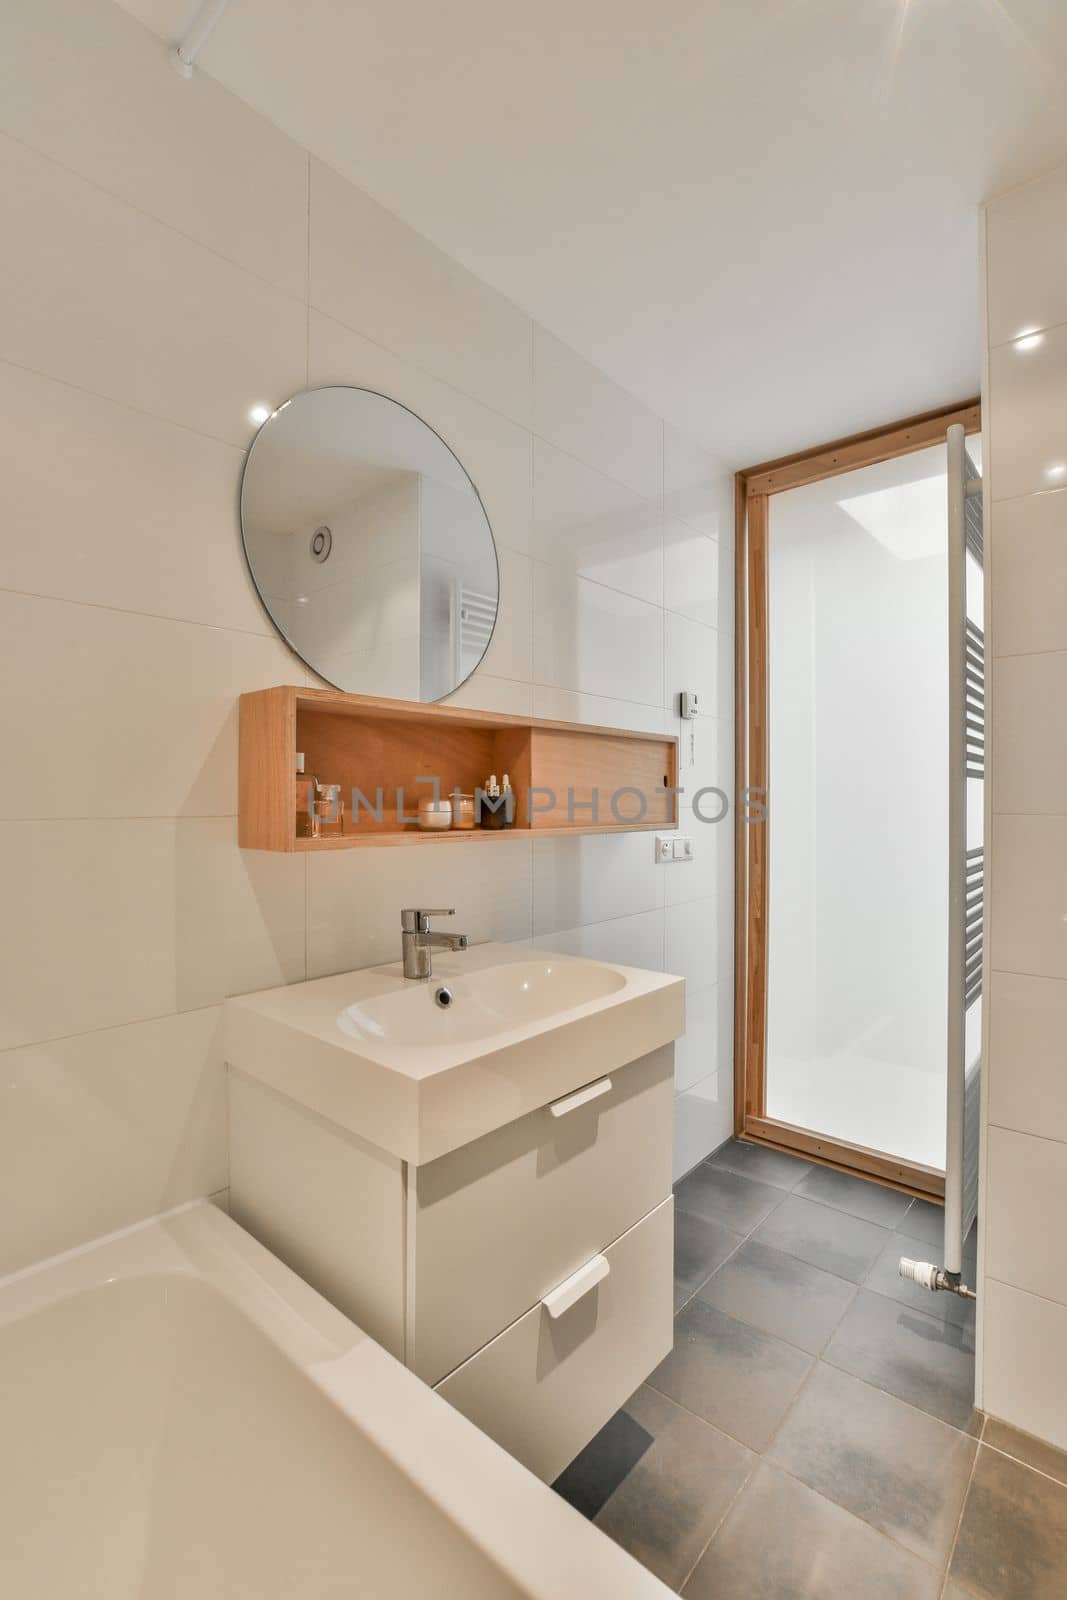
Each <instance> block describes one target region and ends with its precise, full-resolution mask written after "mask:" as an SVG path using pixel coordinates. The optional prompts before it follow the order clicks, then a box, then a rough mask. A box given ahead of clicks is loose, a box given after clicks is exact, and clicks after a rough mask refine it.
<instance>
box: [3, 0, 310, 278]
mask: <svg viewBox="0 0 1067 1600" xmlns="http://www.w3.org/2000/svg"><path fill="white" fill-rule="evenodd" d="M42 58H46V59H47V63H48V67H47V85H46V86H42V76H41V61H42ZM0 131H2V132H4V133H8V134H12V135H13V136H14V137H15V138H16V139H20V140H22V142H23V143H24V144H28V145H32V146H33V147H34V149H36V150H39V151H41V152H42V153H43V154H45V155H48V156H51V157H52V158H53V159H54V160H56V161H59V162H62V163H63V165H64V166H67V167H70V168H71V169H72V170H73V171H75V172H78V173H80V174H81V175H82V176H83V177H85V178H89V179H90V180H91V181H92V182H93V183H96V184H99V185H100V187H101V188H103V189H106V190H108V191H109V192H110V193H111V194H115V195H118V196H119V197H120V198H121V199H123V200H126V201H128V202H129V203H130V204H131V205H134V206H136V207H137V208H138V209H139V210H141V211H144V212H147V213H148V215H150V216H153V217H157V218H158V219H159V220H160V221H161V222H166V223H168V224H169V225H170V226H171V227H173V228H178V229H179V230H180V231H181V232H182V233H186V234H188V235H189V237H190V238H192V239H197V240H199V241H200V243H201V244H206V245H208V246H209V247H210V248H211V249H212V250H217V251H218V253H219V254H220V255H222V256H226V257H227V258H228V259H229V260H230V261H235V262H237V263H238V264H239V265H240V266H242V267H245V268H247V269H248V271H249V272H253V273H255V274H256V275H257V276H258V277H260V278H266V279H267V280H268V281H269V282H271V283H274V284H277V285H278V287H279V288H281V289H285V290H286V291H287V292H288V293H289V294H292V295H297V296H299V297H300V298H303V296H304V293H305V287H306V281H307V155H306V153H305V152H304V151H303V150H301V148H300V147H299V145H296V144H294V143H293V141H292V140H291V139H288V138H287V137H286V136H285V134H283V133H282V132H281V131H280V130H279V129H278V128H276V127H274V126H273V124H272V123H269V122H267V121H266V120H265V118H263V117H260V116H258V115H257V113H256V112H254V111H253V110H251V108H250V107H249V106H247V105H245V104H244V102H243V101H241V100H238V99H237V97H236V95H232V94H228V93H227V92H226V90H225V89H223V88H222V87H221V85H220V84H218V83H216V82H215V81H214V80H213V79H212V78H211V77H209V76H208V74H207V73H206V72H194V74H193V76H192V77H191V78H189V79H183V78H181V77H179V75H178V74H177V73H176V72H175V71H173V69H172V68H171V66H170V64H169V62H168V61H167V59H166V52H165V51H164V49H163V48H162V46H161V45H160V41H159V39H158V38H157V37H156V35H155V34H153V33H149V32H148V30H147V29H146V28H144V27H142V26H141V24H140V23H138V22H135V21H134V20H133V18H132V17H129V16H127V15H126V14H125V13H124V12H123V11H121V10H120V9H119V7H118V6H116V5H112V4H109V3H108V0H41V3H39V4H34V5H16V6H11V7H8V8H7V10H6V13H5V17H4V49H3V51H2V52H0Z"/></svg>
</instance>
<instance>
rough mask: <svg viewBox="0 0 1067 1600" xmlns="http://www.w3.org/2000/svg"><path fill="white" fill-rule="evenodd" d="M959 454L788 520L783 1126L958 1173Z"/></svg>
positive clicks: (774, 851)
mask: <svg viewBox="0 0 1067 1600" xmlns="http://www.w3.org/2000/svg"><path fill="white" fill-rule="evenodd" d="M946 470H947V463H946V451H945V447H944V446H943V445H941V446H937V447H935V448H933V449H928V450H923V451H919V452H916V453H915V454H913V455H909V456H903V457H900V458H898V459H896V460H893V461H887V462H882V463H879V464H878V465H876V466H873V467H864V468H862V469H861V470H859V471H857V472H851V473H845V474H842V475H841V476H840V477H835V478H828V479H825V480H823V481H822V482H820V483H815V484H811V485H808V486H807V487H805V488H802V489H795V490H790V491H788V492H786V493H783V494H778V495H775V496H773V497H772V498H771V501H770V529H769V537H768V571H769V639H768V651H769V682H770V691H769V698H770V705H769V735H770V764H769V773H770V795H769V829H770V834H769V862H770V878H769V907H768V921H769V951H768V1030H767V1100H766V1110H767V1114H768V1116H771V1117H774V1118H777V1119H780V1120H782V1121H785V1122H790V1123H794V1124H796V1125H798V1126H800V1127H803V1128H807V1129H810V1130H812V1131H813V1132H817V1133H821V1134H824V1135H827V1136H829V1137H831V1138H835V1139H841V1140H845V1141H848V1142H849V1143H852V1144H858V1145H863V1146H866V1147H869V1148H872V1149H875V1150H879V1151H882V1152H885V1153H887V1154H890V1155H893V1156H896V1157H900V1158H903V1159H906V1160H910V1161H916V1162H921V1163H922V1164H924V1165H927V1166H932V1167H942V1168H943V1166H944V1161H945V1023H946V1010H945V1008H946V994H947V989H946V964H947V945H948V940H947V929H946V923H947V915H948V869H947V854H946V852H947V846H948V655H947V628H946V619H947V604H948V601H947V557H946V545H947V502H946Z"/></svg>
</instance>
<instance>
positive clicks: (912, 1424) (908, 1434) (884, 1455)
mask: <svg viewBox="0 0 1067 1600" xmlns="http://www.w3.org/2000/svg"><path fill="white" fill-rule="evenodd" d="M977 1448H978V1446H977V1442H976V1441H975V1440H974V1439H971V1438H969V1437H968V1436H967V1435H966V1434H963V1433H959V1432H957V1430H956V1429H955V1428H950V1427H948V1426H947V1425H946V1424H945V1423H943V1422H939V1421H938V1420H937V1419H936V1418H935V1417H930V1416H926V1415H924V1414H923V1413H922V1412H921V1411H916V1410H915V1409H914V1407H912V1406H908V1405H905V1404H904V1403H903V1401H901V1400H896V1399H894V1397H893V1396H892V1395H889V1394H883V1393H882V1392H881V1391H880V1390H878V1389H873V1388H871V1386H870V1384H867V1383H861V1382H860V1380H859V1379H858V1378H852V1377H849V1376H848V1375H847V1374H846V1373H844V1372H837V1371H835V1370H834V1369H833V1368H832V1367H828V1366H826V1364H825V1363H824V1362H821V1361H820V1362H819V1363H818V1364H817V1366H816V1368H815V1371H814V1372H813V1373H812V1375H811V1377H810V1378H809V1379H808V1381H807V1383H806V1384H805V1385H804V1388H803V1390H802V1391H801V1394H800V1396H799V1398H798V1400H797V1402H796V1404H795V1405H794V1407H793V1409H792V1410H791V1411H790V1413H789V1415H788V1416H787V1417H786V1419H785V1421H784V1423H783V1424H782V1426H781V1428H780V1429H779V1432H778V1434H777V1437H776V1438H775V1440H774V1443H773V1444H772V1445H771V1448H770V1450H769V1451H768V1457H769V1459H770V1460H772V1461H776V1462H777V1463H778V1465H779V1466H781V1467H784V1468H785V1469H786V1471H787V1472H791V1473H792V1474H793V1476H794V1477H795V1478H800V1479H802V1481H803V1482H804V1483H806V1484H807V1485H808V1486H809V1488H812V1489H817V1490H818V1491H819V1493H820V1494H823V1495H825V1496H826V1497H827V1499H829V1500H835V1501H836V1502H837V1504H838V1505H841V1506H844V1507H845V1509H846V1510H847V1511H851V1512H852V1513H853V1514H854V1515H855V1516H857V1517H862V1518H863V1520H864V1521H865V1522H869V1523H870V1524H871V1525H872V1527H875V1528H877V1529H878V1530H879V1531H880V1532H881V1533H887V1534H888V1535H889V1536H890V1538H892V1539H895V1540H896V1541H897V1543H898V1544H902V1545H904V1547H905V1548H906V1549H908V1550H911V1551H912V1552H913V1553H914V1554H915V1555H917V1556H921V1557H922V1559H923V1560H924V1561H928V1562H930V1563H931V1565H933V1566H935V1567H939V1568H943V1567H944V1566H945V1565H946V1563H947V1561H948V1557H949V1552H950V1550H951V1549H952V1541H953V1539H954V1537H955V1534H956V1525H957V1523H958V1522H959V1515H960V1508H961V1506H962V1505H963V1497H964V1495H965V1494H966V1492H967V1484H968V1482H969V1481H970V1476H971V1466H972V1464H973V1462H974V1454H975V1451H976V1449H977Z"/></svg>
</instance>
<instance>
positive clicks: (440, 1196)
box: [406, 1044, 674, 1383]
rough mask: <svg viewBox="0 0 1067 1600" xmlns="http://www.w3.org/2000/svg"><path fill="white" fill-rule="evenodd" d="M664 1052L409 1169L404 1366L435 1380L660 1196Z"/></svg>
mask: <svg viewBox="0 0 1067 1600" xmlns="http://www.w3.org/2000/svg"><path fill="white" fill-rule="evenodd" d="M673 1081H674V1046H673V1045H670V1044H669V1045H664V1046H663V1047H662V1048H660V1049H659V1050H654V1051H652V1053H651V1054H650V1055H647V1056H642V1057H641V1058H640V1059H639V1060H637V1061H632V1062H630V1063H629V1065H628V1066H625V1067H623V1068H622V1069H621V1070H619V1071H614V1072H612V1073H611V1074H610V1076H609V1078H606V1079H600V1080H594V1082H593V1083H592V1084H590V1085H586V1086H585V1088H584V1089H583V1090H578V1091H577V1092H575V1093H574V1094H572V1095H566V1096H564V1097H563V1099H562V1100H559V1101H556V1102H554V1103H553V1104H552V1105H547V1106H541V1107H539V1108H538V1109H537V1110H536V1111H531V1112H529V1113H527V1115H526V1116H523V1117H520V1118H518V1120H517V1121H515V1122H513V1123H510V1124H508V1125H507V1126H506V1127H503V1128H497V1129H495V1130H494V1131H493V1132H492V1133H488V1134H486V1135H485V1136H484V1137H483V1138H481V1139H475V1140H474V1141H473V1143H471V1144H468V1145H464V1146H463V1147H462V1148H461V1149H459V1150H453V1151H450V1152H449V1154H448V1155H445V1156H441V1157H440V1158H439V1160H437V1161H431V1162H429V1163H428V1164H427V1165H426V1166H422V1167H417V1168H414V1169H411V1170H409V1194H408V1206H409V1213H408V1215H409V1235H408V1244H409V1251H408V1263H409V1265H408V1318H407V1350H406V1360H407V1364H408V1366H409V1367H411V1368H412V1369H413V1370H414V1371H415V1372H417V1373H418V1374H419V1376H420V1377H421V1378H424V1379H425V1381H426V1382H427V1383H437V1382H439V1380H440V1379H441V1378H443V1377H445V1376H446V1375H447V1374H448V1373H449V1372H451V1371H452V1370H453V1369H454V1368H455V1367H458V1366H459V1364H460V1363H461V1362H462V1361H465V1360H466V1359H467V1357H468V1356H470V1355H472V1354H473V1353H474V1352H475V1351H476V1350H480V1349H481V1348H482V1346H483V1345H484V1344H486V1343H488V1341H489V1340H490V1339H492V1338H494V1337H495V1336H496V1335H497V1334H498V1333H499V1332H500V1331H501V1329H503V1328H506V1327H508V1326H509V1325H510V1324H511V1323H512V1322H514V1321H515V1320H516V1318H518V1317H521V1316H522V1314H523V1313H524V1312H525V1311H528V1310H529V1309H530V1307H531V1306H534V1305H537V1304H538V1302H539V1301H540V1300H541V1299H542V1297H543V1296H544V1295H546V1294H547V1293H548V1292H549V1290H551V1289H553V1288H554V1287H555V1286H556V1285H557V1284H558V1283H560V1282H562V1280H563V1279H564V1278H566V1277H568V1276H569V1275H570V1274H571V1273H572V1272H574V1271H576V1269H577V1268H578V1267H580V1266H581V1265H582V1263H583V1262H585V1261H588V1260H589V1258H590V1256H593V1255H596V1253H597V1252H598V1251H600V1250H603V1249H604V1247H605V1245H608V1244H610V1243H611V1242H612V1240H614V1239H617V1238H618V1237H619V1235H620V1234H623V1233H625V1232H626V1230H627V1228H630V1227H632V1226H633V1224H634V1223H635V1222H637V1221H638V1220H639V1219H640V1218H641V1217H643V1216H645V1215H646V1213H647V1212H649V1211H652V1210H653V1209H654V1208H655V1207H656V1206H657V1205H659V1203H660V1202H661V1201H662V1200H664V1199H665V1198H666V1197H667V1196H668V1195H669V1194H670V1192H671V1137H672V1129H673V1105H672V1099H673Z"/></svg>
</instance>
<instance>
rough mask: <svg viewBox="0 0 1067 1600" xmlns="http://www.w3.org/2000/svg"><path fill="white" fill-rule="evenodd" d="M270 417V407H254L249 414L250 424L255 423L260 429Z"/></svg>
mask: <svg viewBox="0 0 1067 1600" xmlns="http://www.w3.org/2000/svg"><path fill="white" fill-rule="evenodd" d="M269 416H270V406H253V407H252V409H251V411H250V412H249V413H248V420H249V422H254V423H255V425H256V427H257V428H258V427H259V426H260V425H261V424H262V423H264V422H266V420H267V418H268V417H269Z"/></svg>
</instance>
